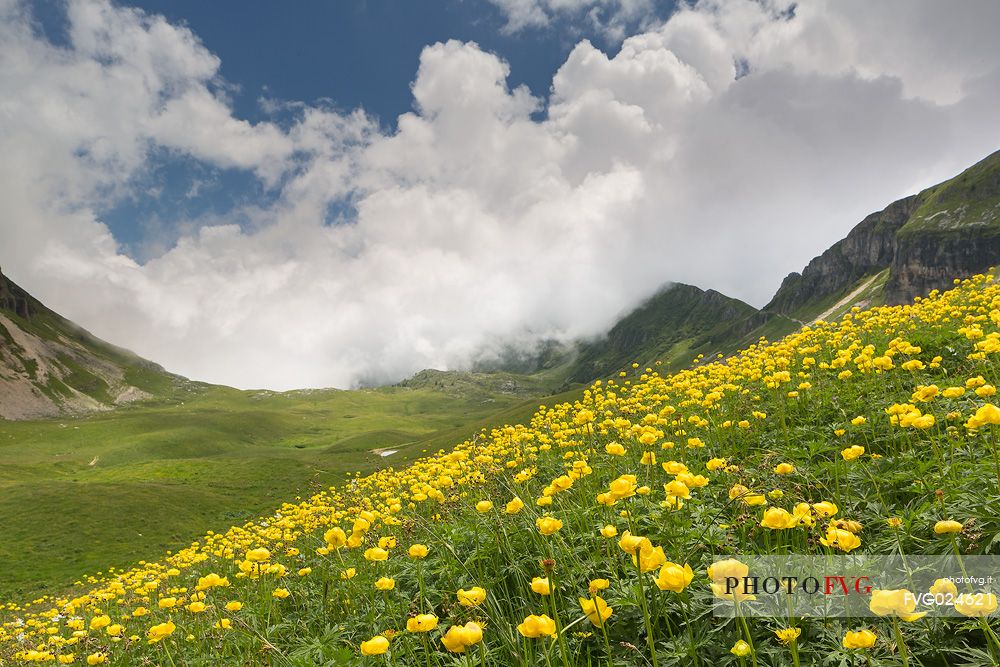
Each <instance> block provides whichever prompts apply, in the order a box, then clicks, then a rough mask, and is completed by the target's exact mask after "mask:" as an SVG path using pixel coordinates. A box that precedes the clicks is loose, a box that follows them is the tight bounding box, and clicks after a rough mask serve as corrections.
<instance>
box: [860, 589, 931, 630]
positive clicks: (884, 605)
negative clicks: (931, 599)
mask: <svg viewBox="0 0 1000 667" xmlns="http://www.w3.org/2000/svg"><path fill="white" fill-rule="evenodd" d="M868 608H869V609H871V611H872V613H873V614H875V615H876V616H897V617H899V618H901V619H903V620H904V621H907V622H911V621H915V620H917V619H919V618H923V617H924V616H926V615H927V612H926V611H922V612H916V608H917V598H916V596H914V595H913V593H911V592H910V591H908V590H906V589H905V588H899V589H891V590H873V591H872V597H871V600H870V601H869V603H868Z"/></svg>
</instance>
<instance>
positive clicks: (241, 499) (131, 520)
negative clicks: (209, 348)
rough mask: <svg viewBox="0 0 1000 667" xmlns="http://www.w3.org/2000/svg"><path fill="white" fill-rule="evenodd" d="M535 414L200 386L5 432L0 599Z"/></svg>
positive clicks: (498, 407)
mask: <svg viewBox="0 0 1000 667" xmlns="http://www.w3.org/2000/svg"><path fill="white" fill-rule="evenodd" d="M533 391H537V392H539V393H544V389H543V387H541V386H535V387H533ZM537 406H538V401H537V399H531V400H526V399H525V396H524V395H514V394H503V393H498V392H491V391H485V390H481V389H480V390H471V391H468V392H466V393H465V394H464V397H456V396H455V395H453V394H451V393H445V392H442V391H438V390H434V389H431V388H418V389H406V388H385V389H378V390H360V391H335V390H329V391H303V392H291V393H287V394H275V393H269V392H241V391H237V390H232V389H226V388H221V387H211V388H205V387H202V388H201V389H199V390H197V391H196V392H194V393H193V395H191V396H189V397H188V398H187V400H185V401H183V402H179V403H176V404H163V405H159V406H141V407H134V408H131V409H123V410H119V411H116V412H114V413H109V414H96V415H91V416H88V417H84V418H78V419H60V420H46V421H34V422H6V421H0V516H3V517H4V537H5V539H4V540H2V541H0V571H3V572H4V576H3V578H2V579H0V598H10V597H12V596H14V595H17V596H18V597H20V596H23V595H31V594H34V593H36V592H39V591H43V590H47V589H50V587H51V586H53V585H62V584H65V583H67V582H71V581H73V580H74V579H75V578H77V577H79V576H81V575H83V574H84V573H89V572H94V571H97V570H101V569H103V568H105V567H108V566H116V565H117V566H120V565H124V564H126V563H130V562H134V561H135V560H137V559H141V558H145V557H150V556H152V555H155V554H158V553H161V552H163V551H164V550H166V549H177V548H179V547H182V546H184V545H185V544H186V543H187V541H188V540H189V539H190V537H191V536H192V535H193V534H196V533H198V532H202V531H204V530H208V529H220V528H225V527H226V526H229V525H231V524H232V523H234V522H239V521H241V520H244V519H247V518H249V517H252V516H256V515H258V514H260V513H261V512H264V511H266V510H268V509H270V508H272V507H274V506H275V505H277V504H278V501H279V499H287V498H290V497H295V496H297V495H300V494H301V495H308V494H311V493H313V492H315V491H316V490H317V489H318V488H321V487H325V486H329V485H330V484H333V483H337V482H339V481H342V480H343V478H344V476H345V475H347V474H351V473H354V472H358V471H361V472H369V471H371V470H374V469H376V468H378V467H381V466H384V465H388V464H392V465H399V464H400V463H404V462H407V461H409V460H411V459H412V458H414V457H416V456H419V455H420V454H421V453H422V452H424V451H433V450H434V449H436V448H438V447H442V446H446V445H451V444H453V443H454V442H456V441H459V440H462V439H464V438H466V437H468V436H469V435H470V433H471V432H473V431H475V430H476V429H478V428H479V427H480V426H486V425H495V424H497V423H502V422H504V421H507V420H508V419H509V418H512V417H514V418H522V416H523V415H530V413H531V412H532V411H533V410H534V409H536V408H537ZM379 447H382V448H385V447H391V448H393V449H399V452H398V453H397V454H394V455H392V456H391V457H388V458H381V457H379V456H378V455H376V454H373V453H372V452H371V450H373V449H375V448H379ZM95 459H96V463H94V465H90V464H91V462H92V461H94V460H95ZM54 525H59V526H60V528H59V530H49V529H46V528H43V527H46V526H54Z"/></svg>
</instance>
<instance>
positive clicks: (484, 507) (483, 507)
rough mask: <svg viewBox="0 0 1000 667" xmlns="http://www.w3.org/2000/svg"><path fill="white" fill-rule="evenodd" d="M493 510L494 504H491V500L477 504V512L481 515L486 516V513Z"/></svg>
mask: <svg viewBox="0 0 1000 667" xmlns="http://www.w3.org/2000/svg"><path fill="white" fill-rule="evenodd" d="M491 509H493V503H492V502H490V501H489V500H480V501H479V502H478V503H476V511H477V512H479V513H480V514H485V513H486V512H489V511H490V510H491Z"/></svg>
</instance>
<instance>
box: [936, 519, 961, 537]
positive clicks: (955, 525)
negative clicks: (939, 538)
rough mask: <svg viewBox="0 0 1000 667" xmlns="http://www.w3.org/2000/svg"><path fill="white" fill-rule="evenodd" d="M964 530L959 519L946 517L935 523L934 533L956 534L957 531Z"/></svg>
mask: <svg viewBox="0 0 1000 667" xmlns="http://www.w3.org/2000/svg"><path fill="white" fill-rule="evenodd" d="M961 532H962V524H960V523H959V522H958V521H952V520H951V519H946V520H944V521H938V522H937V523H935V524H934V533H935V534H936V535H954V534H955V533H961Z"/></svg>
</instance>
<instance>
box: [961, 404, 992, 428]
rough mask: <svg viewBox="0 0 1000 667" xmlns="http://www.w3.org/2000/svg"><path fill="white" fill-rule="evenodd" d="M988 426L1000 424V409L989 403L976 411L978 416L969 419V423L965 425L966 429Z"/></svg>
mask: <svg viewBox="0 0 1000 667" xmlns="http://www.w3.org/2000/svg"><path fill="white" fill-rule="evenodd" d="M987 424H1000V408H998V407H997V406H995V405H993V404H992V403H987V404H986V405H983V406H982V407H980V408H979V409H978V410H976V414H974V415H973V416H971V417H969V421H967V422H966V423H965V427H966V428H979V427H981V426H985V425H987Z"/></svg>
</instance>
